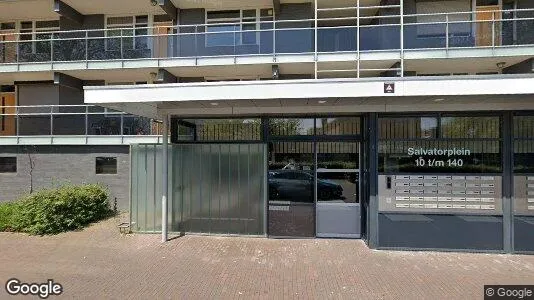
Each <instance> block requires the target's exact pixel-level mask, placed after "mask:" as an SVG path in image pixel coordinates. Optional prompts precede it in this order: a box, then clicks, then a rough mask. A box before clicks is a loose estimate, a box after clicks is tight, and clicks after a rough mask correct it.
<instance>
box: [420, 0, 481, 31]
mask: <svg viewBox="0 0 534 300" xmlns="http://www.w3.org/2000/svg"><path fill="white" fill-rule="evenodd" d="M470 11H471V4H470V1H465V0H443V1H422V0H418V1H417V3H416V13H417V14H422V15H421V16H417V23H434V22H445V21H446V20H447V15H446V13H448V18H449V22H462V21H469V20H470V19H471V15H470V14H468V13H466V14H458V13H457V12H470ZM446 27H447V26H446V24H421V25H418V26H417V35H418V36H443V35H445V32H446ZM470 31H471V24H470V23H452V24H449V34H450V35H460V36H463V35H468V34H469V33H470Z"/></svg>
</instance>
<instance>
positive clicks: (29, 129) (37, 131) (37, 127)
mask: <svg viewBox="0 0 534 300" xmlns="http://www.w3.org/2000/svg"><path fill="white" fill-rule="evenodd" d="M18 126H19V128H18V129H19V135H21V136H25V135H29V136H32V135H50V133H51V131H50V115H42V116H27V115H26V116H19V120H18Z"/></svg>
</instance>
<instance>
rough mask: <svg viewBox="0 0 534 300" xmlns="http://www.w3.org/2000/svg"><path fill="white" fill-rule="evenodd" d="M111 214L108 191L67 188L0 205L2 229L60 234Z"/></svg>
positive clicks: (96, 186)
mask: <svg viewBox="0 0 534 300" xmlns="http://www.w3.org/2000/svg"><path fill="white" fill-rule="evenodd" d="M112 214H113V211H112V210H111V209H110V205H109V193H108V191H107V189H106V188H104V187H102V186H99V185H82V186H73V185H68V186H62V187H60V188H57V189H48V190H42V191H39V192H37V193H34V194H31V195H29V196H26V197H23V198H22V199H20V200H18V201H15V202H12V203H4V204H2V205H0V230H2V231H17V232H26V233H29V234H32V235H44V234H57V233H60V232H65V231H71V230H78V229H81V228H83V227H85V226H87V225H88V224H90V223H93V222H96V221H99V220H102V219H104V218H107V217H109V216H111V215H112Z"/></svg>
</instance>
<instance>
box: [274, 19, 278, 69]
mask: <svg viewBox="0 0 534 300" xmlns="http://www.w3.org/2000/svg"><path fill="white" fill-rule="evenodd" d="M277 22H278V21H277V20H273V62H276V23H277Z"/></svg>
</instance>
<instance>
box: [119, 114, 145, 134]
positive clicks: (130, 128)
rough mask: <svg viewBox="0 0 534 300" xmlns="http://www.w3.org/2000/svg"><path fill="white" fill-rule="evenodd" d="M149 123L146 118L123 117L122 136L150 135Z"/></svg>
mask: <svg viewBox="0 0 534 300" xmlns="http://www.w3.org/2000/svg"><path fill="white" fill-rule="evenodd" d="M150 126H151V121H150V119H148V118H143V117H138V116H133V115H124V127H123V129H122V130H123V134H124V135H150Z"/></svg>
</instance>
